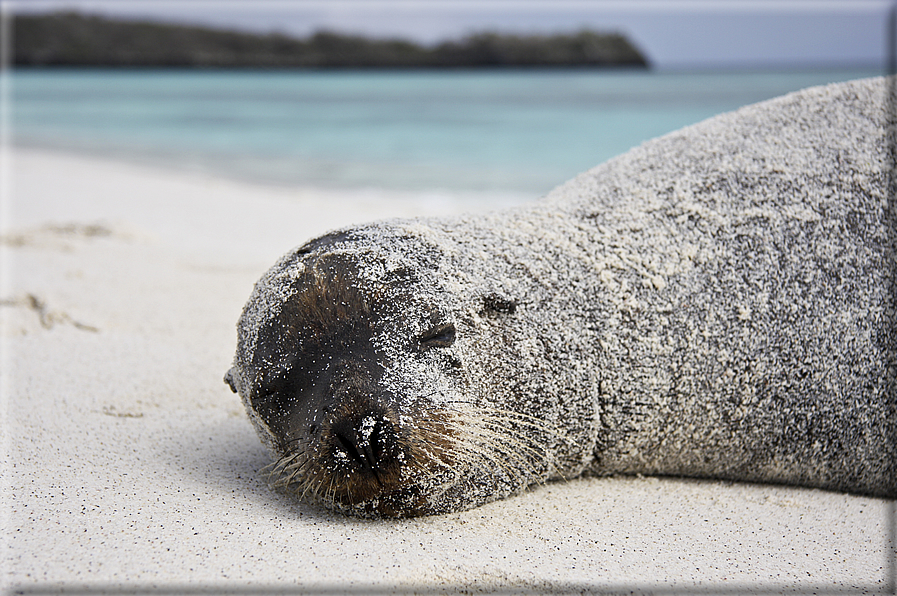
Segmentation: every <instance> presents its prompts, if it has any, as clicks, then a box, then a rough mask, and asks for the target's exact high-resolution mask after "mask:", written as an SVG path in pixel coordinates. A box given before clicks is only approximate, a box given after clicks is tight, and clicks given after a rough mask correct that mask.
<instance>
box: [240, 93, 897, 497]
mask: <svg viewBox="0 0 897 596" xmlns="http://www.w3.org/2000/svg"><path fill="white" fill-rule="evenodd" d="M887 124H888V122H887V101H886V82H885V80H884V79H870V80H862V81H856V82H852V83H847V84H837V85H831V86H827V87H820V88H812V89H808V90H804V91H801V92H798V93H794V94H790V95H787V96H785V97H782V98H778V99H775V100H772V101H768V102H764V103H761V104H756V105H754V106H749V107H746V108H743V109H741V110H738V111H736V112H733V113H729V114H724V115H721V116H718V117H715V118H712V119H710V120H707V121H705V122H703V123H700V124H698V125H695V126H692V127H689V128H685V129H683V130H681V131H678V132H676V133H672V134H670V135H667V136H665V137H662V138H660V139H657V140H654V141H651V142H648V143H646V144H644V145H642V146H641V147H639V148H636V149H634V150H632V151H630V152H628V153H626V154H625V155H623V156H621V157H619V158H617V159H615V160H612V161H610V162H608V163H606V164H603V165H601V166H599V167H597V168H594V169H592V170H590V171H589V172H586V173H585V174H582V175H581V176H579V177H577V178H576V179H574V180H572V181H570V182H568V183H567V184H565V185H563V186H561V187H559V188H557V189H556V190H554V191H553V192H552V193H550V195H549V196H548V197H547V198H545V199H543V200H541V201H539V202H536V203H534V204H532V205H530V206H527V207H524V208H518V209H514V210H510V211H504V212H498V213H494V214H490V215H480V216H476V217H460V218H453V219H415V220H397V221H389V222H383V223H376V224H371V225H368V226H361V227H356V228H351V229H347V230H342V231H340V232H338V233H333V234H331V235H328V236H325V237H322V238H321V239H318V240H316V241H312V242H310V243H308V244H307V245H305V246H303V247H301V248H299V249H297V250H296V251H293V252H291V253H290V254H288V255H286V256H285V257H284V258H283V259H282V260H281V261H280V262H279V263H278V264H277V265H275V267H274V268H272V269H271V271H269V272H268V273H267V274H266V275H265V276H264V277H263V278H262V279H261V280H260V281H259V283H258V285H257V286H256V289H255V291H254V292H253V295H252V297H251V298H250V301H249V303H248V304H247V306H246V309H245V311H244V314H243V317H242V318H241V320H240V323H239V345H238V350H237V355H236V358H235V362H234V368H233V369H232V370H231V372H230V373H229V374H228V379H229V381H230V382H231V384H232V386H233V387H234V388H235V390H238V391H239V392H240V394H241V396H242V397H243V400H244V402H245V403H246V405H247V408H248V410H249V413H250V416H251V417H252V419H253V421H254V423H255V424H256V428H257V429H258V430H259V433H260V435H261V436H262V438H263V440H264V441H265V442H266V443H267V444H268V445H269V446H270V447H272V449H273V450H274V451H275V452H276V454H277V457H278V458H279V467H278V468H277V469H278V470H279V471H280V472H281V473H282V474H283V478H284V482H285V483H287V484H291V485H295V486H296V487H297V491H298V492H299V493H300V494H302V495H305V496H307V497H312V498H314V499H316V500H319V501H321V502H323V503H324V504H326V505H328V506H331V507H335V508H338V509H342V510H346V511H349V512H352V513H356V514H361V515H418V514H427V513H441V512H447V511H452V510H457V509H464V508H469V507H472V506H476V505H479V504H482V503H484V502H487V501H490V500H494V499H497V498H501V497H503V496H507V495H509V494H513V493H515V492H519V491H520V490H523V489H524V488H525V487H527V486H529V485H531V484H533V483H535V482H540V481H543V480H546V479H549V478H556V477H565V478H566V477H571V476H575V475H578V474H581V473H583V472H592V473H596V474H614V473H627V474H635V473H641V474H664V475H683V476H694V477H709V478H723V479H732V480H743V481H756V482H773V483H787V484H796V485H802V486H812V487H821V488H827V489H832V490H840V491H847V492H855V493H860V494H869V495H875V496H885V497H895V496H897V463H895V460H897V442H895V441H894V437H895V436H897V407H895V401H894V399H895V389H897V387H895V385H897V382H895V378H897V362H895V348H897V346H895V333H894V318H895V283H894V282H895V230H894V212H893V210H894V205H893V204H892V203H889V196H888V192H887V188H888V183H889V179H888V173H889V170H890V167H889V165H888V164H889V163H890V162H891V157H890V155H889V146H888V142H887V136H886V131H887V129H888V127H887ZM833 131H834V132H833ZM322 296H334V297H336V298H335V299H334V300H333V301H332V302H334V304H336V303H339V305H340V306H339V308H336V307H334V308H335V310H332V309H328V308H326V307H325V306H322V305H326V304H327V303H328V300H326V299H323V298H322ZM309 305H312V306H309ZM353 330H357V332H358V334H361V335H358V334H356V331H353ZM449 331H450V333H449ZM362 335H363V337H364V338H365V340H364V341H363V342H361V341H358V337H361V336H362ZM434 338H435V340H434ZM347 371H348V372H347ZM272 404H273V405H272ZM341 429H342V430H341ZM346 429H348V430H346Z"/></svg>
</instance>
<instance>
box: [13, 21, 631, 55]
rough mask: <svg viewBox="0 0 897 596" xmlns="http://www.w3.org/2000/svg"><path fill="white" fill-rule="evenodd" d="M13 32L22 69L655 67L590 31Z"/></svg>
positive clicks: (104, 27)
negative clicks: (447, 34)
mask: <svg viewBox="0 0 897 596" xmlns="http://www.w3.org/2000/svg"><path fill="white" fill-rule="evenodd" d="M12 33H13V35H12V38H13V44H12V46H13V48H12V49H13V52H12V62H13V64H14V65H15V66H18V67H27V66H30V67H35V66H94V67H196V68H233V67H243V68H482V67H493V68H494V67H635V68H647V67H648V61H647V60H646V59H645V57H644V56H643V55H642V54H641V52H639V51H638V50H637V49H636V48H635V46H633V45H632V44H631V43H630V42H629V40H627V39H626V38H625V37H624V36H623V35H620V34H618V33H596V32H594V31H589V30H582V31H579V32H576V33H573V34H569V35H506V34H499V33H492V32H485V33H477V34H474V35H470V36H468V37H465V38H463V39H461V40H460V41H446V42H442V43H439V44H437V45H434V46H423V45H419V44H416V43H413V42H410V41H406V40H402V39H387V40H383V39H369V38H366V37H361V36H356V35H343V34H339V33H334V32H329V31H319V32H317V33H315V34H313V35H311V36H310V37H307V38H304V39H300V38H295V37H289V36H287V35H284V34H280V33H271V34H267V35H258V34H252V33H245V32H238V31H229V30H221V29H212V28H208V27H198V26H185V25H173V24H168V23H162V22H155V21H125V20H117V19H110V18H105V17H101V16H93V15H83V14H79V13H75V12H56V13H49V14H41V15H33V14H32V15H26V14H21V15H15V16H14V17H13V19H12Z"/></svg>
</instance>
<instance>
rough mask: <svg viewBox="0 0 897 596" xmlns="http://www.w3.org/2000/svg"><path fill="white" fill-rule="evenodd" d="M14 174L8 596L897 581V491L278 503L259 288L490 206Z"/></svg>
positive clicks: (618, 481)
mask: <svg viewBox="0 0 897 596" xmlns="http://www.w3.org/2000/svg"><path fill="white" fill-rule="evenodd" d="M8 158H9V160H8V162H7V164H6V166H7V167H6V171H5V172H4V174H8V175H9V177H8V179H7V180H5V181H4V182H3V185H4V188H3V192H4V197H3V199H4V209H5V212H4V221H3V229H2V250H3V262H2V266H3V288H2V295H0V299H2V309H0V314H2V317H3V319H2V320H3V330H2V333H3V336H2V340H3V362H2V365H3V368H2V370H3V381H2V382H3V402H2V407H3V432H4V441H5V445H6V449H5V450H4V462H3V471H2V476H3V487H4V491H3V499H4V501H5V502H4V506H3V511H4V512H5V515H4V518H3V525H4V527H3V528H2V529H0V535H2V536H3V537H4V538H3V540H4V541H5V542H6V545H5V549H4V551H3V553H4V554H3V561H4V562H3V570H4V576H3V578H4V579H3V588H4V589H5V590H8V591H12V590H20V591H21V593H46V592H50V591H54V590H57V589H62V588H71V589H81V590H84V591H86V592H99V591H102V590H110V591H116V590H121V591H129V590H130V591H134V590H147V591H153V590H156V591H160V590H161V591H164V590H173V591H184V592H190V591H197V592H198V591H203V590H209V591H215V590H220V589H230V590H233V591H239V590H241V589H245V590H251V589H262V590H270V592H271V593H276V592H280V591H283V592H295V593H302V592H306V591H312V592H313V591H315V590H319V591H321V590H323V591H328V590H329V591H330V592H331V593H338V592H340V591H342V590H345V591H350V590H356V591H358V592H359V593H361V592H363V591H365V590H376V591H378V592H379V593H391V592H393V591H396V592H413V591H417V592H428V591H445V592H454V591H457V590H460V589H464V590H466V591H467V593H477V592H479V591H492V590H520V591H522V592H538V593H542V592H567V591H569V592H580V591H586V592H588V591H595V592H624V591H626V592H628V591H629V590H634V591H636V592H638V591H652V590H653V591H662V592H667V593H668V592H675V593H691V592H693V591H700V592H702V593H714V592H726V593H741V592H745V593H748V592H752V591H756V592H762V593H769V592H792V591H797V592H800V593H808V592H813V591H819V592H824V593H827V594H832V593H841V592H844V593H857V592H862V591H867V592H872V593H884V592H887V591H889V590H893V589H894V583H893V582H894V573H895V569H894V559H893V549H894V544H893V537H894V532H895V530H894V527H893V522H894V502H891V501H887V500H882V499H873V498H864V497H858V496H853V495H845V494H838V493H833V492H826V491H821V490H810V489H801V488H790V487H782V486H765V485H751V484H738V483H722V482H709V481H696V480H684V479H672V478H589V479H578V480H573V481H570V482H566V483H550V484H548V485H545V486H540V487H536V488H534V489H532V490H530V491H528V492H527V493H525V494H523V495H521V496H518V497H515V498H512V499H509V500H505V501H501V502H496V503H492V504H489V505H486V506H484V507H480V508H477V509H474V510H471V511H466V512H462V513H456V514H451V515H445V516H438V517H429V518H420V519H412V520H402V521H364V520H357V519H350V518H346V517H344V516H342V515H339V514H335V513H330V512H327V511H324V510H321V509H318V508H315V507H312V506H309V505H306V504H304V503H301V502H299V501H297V500H296V499H294V498H292V497H290V496H288V495H285V494H282V493H280V492H277V491H276V490H274V489H272V488H271V487H269V486H268V484H267V479H266V476H265V475H264V474H263V473H261V469H262V468H263V467H264V466H265V465H266V464H268V463H269V461H270V458H269V455H268V454H267V453H266V451H265V449H264V447H263V446H262V444H261V443H260V441H259V439H258V438H257V436H256V434H255V431H254V430H253V428H252V426H251V424H250V422H249V420H248V419H247V417H246V415H245V413H244V411H243V407H242V405H241V403H240V401H239V398H238V396H236V395H234V394H233V393H231V391H230V389H229V388H228V387H227V386H226V385H225V384H224V383H223V382H222V376H223V375H224V373H225V372H226V371H227V369H228V367H229V366H230V363H231V359H232V357H233V351H234V346H235V340H236V332H235V323H236V321H237V318H238V316H239V314H240V311H241V308H242V306H243V304H244V302H245V300H246V299H247V297H248V296H249V293H250V291H251V289H252V286H253V284H254V282H255V281H256V280H257V279H258V278H259V276H260V275H261V274H262V273H263V272H264V271H265V270H266V269H267V268H268V267H269V266H270V265H271V264H273V263H274V261H275V260H276V259H277V258H278V256H280V254H282V253H283V252H285V251H286V250H288V249H289V248H291V247H293V246H295V245H298V244H300V243H302V242H303V241H305V240H307V239H309V238H311V237H313V236H315V235H318V234H320V233H322V232H325V231H327V230H329V229H332V228H334V227H337V226H342V225H345V224H349V223H358V222H364V221H369V220H373V219H379V218H384V217H393V216H412V215H426V214H434V213H439V214H448V213H453V212H457V211H459V210H461V209H468V208H470V207H472V206H473V204H472V203H471V202H470V201H452V200H451V199H450V197H442V198H441V199H440V198H439V197H435V198H433V200H431V201H429V202H427V201H416V200H411V199H410V198H409V197H404V198H403V197H399V198H392V197H389V196H385V195H383V194H378V193H367V194H364V193H358V194H356V195H354V196H343V195H340V194H339V193H337V192H336V191H321V190H301V189H298V190H291V189H282V188H273V187H264V186H253V185H250V184H245V183H238V182H233V181H229V180H222V179H215V178H211V177H208V176H205V175H201V174H190V173H183V172H180V173H177V172H167V171H163V170H156V169H152V168H150V167H145V166H138V165H130V164H125V163H119V162H113V161H103V160H100V159H96V158H90V157H85V156H75V155H68V154H63V153H53V152H48V151H42V150H36V149H21V148H14V149H11V150H10V152H9V153H8ZM559 182H560V181H559ZM82 593H83V592H82ZM265 593H268V592H267V591H266V592H265Z"/></svg>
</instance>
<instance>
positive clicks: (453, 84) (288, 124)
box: [7, 69, 882, 198]
mask: <svg viewBox="0 0 897 596" xmlns="http://www.w3.org/2000/svg"><path fill="white" fill-rule="evenodd" d="M881 74H882V73H881V72H879V71H876V70H873V69H866V70H860V69H855V70H843V69H842V70H812V71H776V72H761V71H745V72H701V73H694V72H691V73H690V72H681V73H677V72H651V71H640V70H639V71H628V70H490V71H473V70H470V71H465V70H458V71H386V72H384V71H261V70H260V71H241V70H236V71H228V70H219V71H215V70H200V71H197V70H54V69H42V70H21V69H20V70H15V71H11V72H10V74H9V75H8V77H9V78H8V79H7V80H8V82H9V84H10V87H9V89H10V93H9V97H10V98H11V109H10V120H9V121H10V123H11V139H12V142H13V144H14V145H22V146H31V147H45V148H53V149H61V150H67V151H76V152H79V153H82V154H84V153H88V154H96V155H99V156H104V157H112V158H115V159H126V160H131V161H138V162H148V163H152V164H155V165H161V166H164V167H169V168H176V169H182V170H190V171H200V172H208V173H210V174H213V175H223V176H228V177H234V178H239V179H243V180H251V181H255V182H261V183H265V184H276V185H286V186H306V187H307V186H314V187H326V188H334V189H381V190H386V191H390V190H395V191H403V192H404V191H411V192H420V191H447V192H455V193H482V194H483V195H484V196H488V195H496V196H497V195H513V196H519V197H522V198H535V197H538V196H541V195H542V194H544V193H546V192H547V191H549V190H550V189H551V188H553V187H554V186H556V185H558V184H560V183H562V182H564V181H565V180H567V179H569V178H571V177H573V176H574V175H576V174H577V173H579V172H581V171H583V170H586V169H588V168H590V167H592V166H595V165H597V164H599V163H601V162H603V161H606V160H608V159H610V158H612V157H614V156H615V155H618V154H620V153H623V152H625V151H626V150H627V149H630V148H631V147H634V146H637V145H638V144H640V143H642V142H643V141H645V140H647V139H650V138H653V137H656V136H659V135H662V134H664V133H667V132H671V131H673V130H676V129H678V128H681V127H683V126H687V125H689V124H693V123H696V122H699V121H701V120H703V119H705V118H709V117H711V116H714V115H716V114H719V113H722V112H726V111H729V110H734V109H736V108H738V107H740V106H743V105H747V104H750V103H754V102H757V101H762V100H765V99H769V98H772V97H776V96H778V95H782V94H785V93H788V92H790V91H796V90H798V89H802V88H804V87H809V86H813V85H821V84H826V83H831V82H836V81H845V80H850V79H856V78H862V77H869V76H878V75H881Z"/></svg>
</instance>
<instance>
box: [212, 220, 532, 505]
mask: <svg viewBox="0 0 897 596" xmlns="http://www.w3.org/2000/svg"><path fill="white" fill-rule="evenodd" d="M450 261H451V259H450V256H449V255H448V254H447V253H446V251H445V250H444V249H441V248H440V247H439V246H436V245H434V244H432V243H428V242H425V241H423V240H422V239H421V238H419V237H417V236H415V235H414V234H410V233H408V232H407V231H401V230H399V231H396V230H394V229H390V230H388V231H387V230H386V228H375V229H373V230H372V229H371V227H367V228H364V229H358V230H350V231H343V232H338V233H334V234H330V235H327V236H324V237H321V238H318V239H316V240H313V241H311V242H309V243H307V244H305V245H304V246H302V247H300V248H299V249H296V250H295V251H293V252H291V253H289V254H288V255H286V256H285V257H283V258H282V259H281V260H280V261H279V262H278V263H277V264H276V265H275V266H274V267H273V268H272V269H271V270H270V271H269V272H268V273H267V274H266V275H265V276H264V277H263V278H262V279H261V280H260V281H259V282H258V284H257V285H256V287H255V290H254V292H253V294H252V296H251V297H250V300H249V302H248V303H247V305H246V307H245V309H244V312H243V315H242V317H241V320H240V323H239V324H238V335H239V338H238V349H237V355H236V357H235V361H234V367H233V368H232V369H231V370H230V371H229V372H228V374H227V376H226V377H225V380H226V381H227V382H228V383H229V384H230V385H231V388H232V389H233V390H234V391H236V392H239V393H240V395H241V397H242V399H243V401H244V404H245V405H246V407H247V411H248V412H249V415H250V418H251V419H252V421H253V423H254V424H255V426H256V429H257V430H258V432H259V434H260V436H261V437H262V440H263V441H264V442H265V443H266V444H267V445H268V446H269V447H270V448H271V449H272V450H273V451H274V452H275V454H276V456H277V461H276V462H275V464H274V465H273V472H274V474H275V476H276V477H277V478H278V480H277V483H278V484H280V485H282V486H286V487H288V488H289V489H290V490H292V491H295V492H296V493H297V494H299V495H301V496H302V497H304V498H307V499H310V500H313V501H317V502H320V503H323V504H324V505H325V506H327V507H330V508H334V509H338V510H341V511H344V512H348V513H351V514H355V515H360V516H389V517H407V516H415V515H423V514H432V513H442V512H446V511H453V510H458V509H464V508H468V507H472V506H474V505H477V504H480V503H482V502H485V501H488V500H493V499H495V498H499V497H502V496H506V495H507V494H510V493H512V492H516V491H519V490H521V489H522V488H524V487H525V486H527V485H528V484H531V483H532V482H533V481H534V479H535V478H536V477H540V476H544V475H545V474H546V470H547V467H548V464H547V455H545V454H544V453H543V451H544V449H543V445H545V444H546V442H545V440H544V437H539V436H538V432H535V431H534V430H533V428H532V427H533V426H535V425H534V424H533V423H532V422H531V420H530V417H528V416H526V415H523V414H519V413H514V412H511V411H508V410H505V409H499V408H495V407H490V406H488V405H487V404H488V400H487V399H484V398H483V397H482V396H481V395H480V393H481V392H480V389H481V388H478V387H476V385H477V382H476V378H475V377H476V375H473V374H472V369H471V366H470V364H471V363H470V357H469V354H470V353H471V352H470V350H471V349H472V348H473V346H474V344H476V343H477V342H483V341H485V342H486V343H489V342H490V341H491V340H489V339H488V338H486V337H484V335H483V333H482V331H483V329H482V327H483V325H484V324H486V326H488V325H495V321H494V319H495V318H496V317H500V316H507V315H510V314H512V313H513V311H514V308H515V303H514V302H513V300H510V299H508V298H505V297H502V296H500V295H498V294H496V293H494V292H493V293H489V292H486V293H484V292H483V291H474V292H470V293H465V292H464V291H459V287H460V286H459V285H458V283H457V280H454V279H451V278H450V276H449V275H448V274H447V272H446V263H447V262H450ZM449 266H450V263H449ZM461 286H463V284H461ZM484 319H489V320H488V321H484ZM466 354H467V356H466ZM465 360H467V362H465ZM497 429H500V432H501V439H496V432H497Z"/></svg>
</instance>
